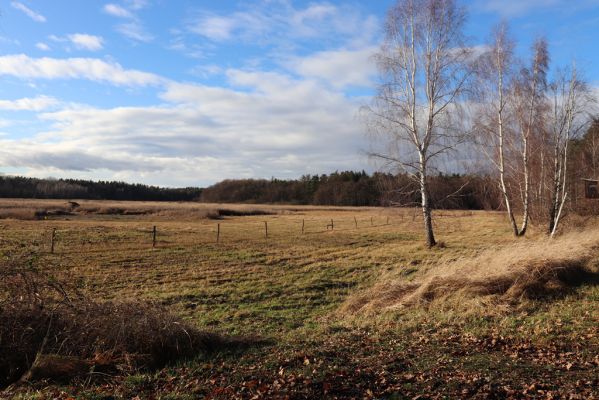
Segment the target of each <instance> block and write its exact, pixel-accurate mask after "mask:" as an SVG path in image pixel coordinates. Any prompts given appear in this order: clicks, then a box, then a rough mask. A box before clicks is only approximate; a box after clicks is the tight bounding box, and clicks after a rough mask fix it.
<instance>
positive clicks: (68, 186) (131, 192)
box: [0, 176, 202, 201]
mask: <svg viewBox="0 0 599 400" xmlns="http://www.w3.org/2000/svg"><path fill="white" fill-rule="evenodd" d="M201 192H202V190H201V189H199V188H193V187H189V188H175V189H171V188H161V187H157V186H148V185H143V184H131V183H125V182H116V181H98V182H94V181H89V180H79V179H38V178H28V177H21V176H0V197H4V198H34V199H87V200H133V201H192V200H196V199H198V197H199V196H200V194H201Z"/></svg>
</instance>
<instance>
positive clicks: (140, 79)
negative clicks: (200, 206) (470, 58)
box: [0, 0, 599, 186]
mask: <svg viewBox="0 0 599 400" xmlns="http://www.w3.org/2000/svg"><path fill="white" fill-rule="evenodd" d="M391 4H392V1H391V0H376V1H333V0H330V1H318V0H315V1H292V0H255V1H251V0H250V1H248V0H246V1H234V0H221V1H209V0H112V1H111V0H108V1H99V0H85V1H81V0H52V1H48V0H19V1H17V0H14V1H12V0H1V1H0V46H1V47H0V48H1V49H2V50H1V52H0V82H1V83H0V88H1V90H0V173H3V174H18V175H27V176H36V177H49V176H52V177H76V178H86V179H87V178H89V179H111V180H112V179H117V180H124V181H128V182H142V183H147V184H157V185H163V186H205V185H209V184H211V183H214V182H216V181H219V180H222V179H225V178H249V177H255V178H270V177H273V176H274V177H279V178H294V177H298V176H300V175H302V174H306V173H309V174H319V173H329V172H332V171H335V170H345V169H367V170H372V168H373V166H372V165H371V164H370V163H369V161H368V159H367V158H366V157H365V156H364V155H363V153H364V150H366V149H367V148H368V141H367V138H366V136H365V133H364V131H365V128H364V125H363V123H362V122H361V120H360V118H358V115H357V114H358V110H359V108H360V106H361V105H364V104H367V103H368V101H369V97H370V96H371V95H372V93H373V87H374V85H375V81H376V71H375V69H374V67H373V65H372V62H371V61H370V56H371V54H372V53H373V52H374V51H375V50H376V48H377V45H378V43H379V42H380V38H381V24H382V21H383V19H384V16H385V12H386V10H387V8H388V7H389V6H390V5H391ZM462 4H464V5H465V6H467V8H468V11H469V22H468V25H467V34H468V35H469V36H470V37H471V43H472V45H479V44H481V43H482V42H483V41H484V40H485V39H486V38H487V37H488V30H489V28H490V27H491V26H492V25H493V24H495V23H497V22H498V21H500V20H502V19H508V20H509V21H510V22H511V24H512V31H513V32H514V35H515V36H516V38H517V40H518V41H519V47H518V49H519V51H520V52H525V51H526V49H527V48H528V47H529V46H530V43H531V41H532V40H533V39H534V38H535V37H536V36H538V35H541V34H544V35H546V36H547V37H548V39H549V43H550V50H551V52H552V58H553V61H554V63H555V64H568V63H569V62H570V60H572V59H576V60H577V65H578V66H579V68H580V69H582V70H583V71H584V72H585V74H586V77H587V78H588V79H589V80H590V81H591V83H592V84H594V85H596V86H599V53H598V52H597V40H598V38H599V0H576V1H571V0H472V1H465V2H463V3H462Z"/></svg>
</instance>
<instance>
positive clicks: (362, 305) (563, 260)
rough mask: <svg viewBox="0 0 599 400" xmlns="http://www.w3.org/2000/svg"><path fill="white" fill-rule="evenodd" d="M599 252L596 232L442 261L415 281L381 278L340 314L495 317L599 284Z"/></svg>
mask: <svg viewBox="0 0 599 400" xmlns="http://www.w3.org/2000/svg"><path fill="white" fill-rule="evenodd" d="M598 248H599V231H597V230H591V231H584V232H573V233H570V234H567V235H564V236H563V237H560V238H557V239H549V238H543V239H539V240H526V239H524V240H522V241H521V242H518V243H513V244H510V245H507V246H505V247H501V248H493V249H488V250H485V251H483V252H481V253H480V254H478V255H475V256H473V257H462V258H459V259H457V260H456V259H453V260H446V261H441V262H440V263H439V264H437V265H434V266H431V267H430V268H429V269H428V270H427V271H426V272H424V273H423V274H422V275H421V276H420V277H417V278H415V279H414V280H412V281H407V280H406V279H405V278H397V277H392V278H390V279H384V277H383V278H382V279H381V280H380V281H379V283H378V284H376V285H375V286H374V287H372V288H371V289H369V290H367V291H366V292H363V293H359V294H357V295H355V296H353V297H351V298H350V299H348V301H346V303H345V304H343V306H342V312H344V313H356V312H362V313H375V312H380V311H381V310H393V309H402V308H411V307H440V308H451V309H454V310H455V309H459V310H461V311H465V312H468V311H487V312H496V311H498V310H506V309H510V308H513V307H518V306H521V305H523V304H525V303H526V302H527V300H538V299H547V298H556V297H560V296H563V295H565V294H567V293H570V292H571V291H572V289H573V288H574V287H576V286H578V285H581V284H597V283H599V271H598V269H597V267H596V266H594V265H592V263H589V260H590V259H591V258H592V257H593V254H594V253H595V254H596V253H597V251H598ZM496 306H500V307H496Z"/></svg>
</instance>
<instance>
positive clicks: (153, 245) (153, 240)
mask: <svg viewBox="0 0 599 400" xmlns="http://www.w3.org/2000/svg"><path fill="white" fill-rule="evenodd" d="M155 247H156V225H154V227H153V228H152V248H155Z"/></svg>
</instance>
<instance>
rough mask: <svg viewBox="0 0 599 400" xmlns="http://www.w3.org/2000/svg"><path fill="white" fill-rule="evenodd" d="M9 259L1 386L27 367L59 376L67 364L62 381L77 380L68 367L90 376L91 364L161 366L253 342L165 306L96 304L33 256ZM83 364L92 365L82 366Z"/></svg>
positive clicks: (32, 374) (0, 328) (2, 311)
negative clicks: (210, 329)
mask: <svg viewBox="0 0 599 400" xmlns="http://www.w3.org/2000/svg"><path fill="white" fill-rule="evenodd" d="M3 261H4V262H3V264H4V265H3V268H1V269H0V321H2V324H0V387H2V386H6V385H8V384H10V383H12V382H15V381H17V380H18V379H19V378H21V377H23V375H24V374H26V373H27V372H28V371H29V373H27V375H25V377H24V379H27V378H29V379H35V378H38V377H42V378H57V377H56V376H54V375H56V373H55V372H52V371H54V370H57V369H58V370H60V369H61V368H64V374H62V375H61V376H62V377H63V378H71V377H72V376H70V375H71V374H70V373H68V371H71V370H73V369H74V370H79V372H80V373H81V374H86V373H88V372H90V370H92V369H93V370H95V371H98V370H102V369H104V370H110V371H117V370H129V371H132V370H137V369H140V368H157V367H160V366H163V365H165V364H166V363H168V362H171V361H173V360H176V359H180V358H185V357H191V356H195V355H197V354H200V353H205V352H209V351H211V350H214V349H217V348H219V349H220V348H229V347H234V346H238V345H245V344H249V342H250V341H249V340H246V339H238V338H233V339H225V338H223V337H221V336H218V335H216V334H212V333H206V332H201V331H199V330H198V329H196V328H194V327H192V326H189V325H187V324H186V323H184V322H183V321H182V320H180V319H179V318H177V317H175V316H173V315H172V314H170V313H169V312H167V310H166V309H165V308H163V307H162V306H160V305H158V304H153V303H143V302H138V301H136V302H102V303H100V302H94V301H91V300H89V299H87V298H86V297H85V296H83V295H81V294H80V293H78V292H77V290H76V289H74V288H73V287H69V286H65V285H64V284H62V283H60V282H59V281H58V280H57V279H56V278H54V277H52V276H51V275H48V274H45V273H42V272H40V271H39V270H38V269H37V267H36V262H35V259H33V258H25V257H16V258H14V257H13V258H10V259H5V260H3ZM47 355H51V357H50V358H48V356H47ZM82 365H84V366H89V368H84V369H83V370H81V366H82ZM44 366H46V367H44ZM74 366H78V367H77V368H75V367H74ZM48 369H49V370H50V371H48ZM59 375H60V374H59ZM59 377H60V376H59Z"/></svg>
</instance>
